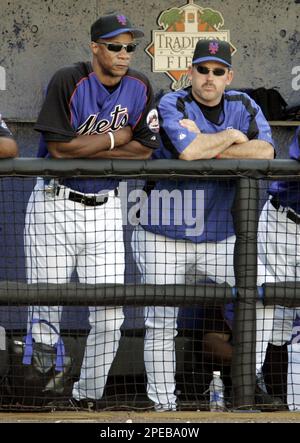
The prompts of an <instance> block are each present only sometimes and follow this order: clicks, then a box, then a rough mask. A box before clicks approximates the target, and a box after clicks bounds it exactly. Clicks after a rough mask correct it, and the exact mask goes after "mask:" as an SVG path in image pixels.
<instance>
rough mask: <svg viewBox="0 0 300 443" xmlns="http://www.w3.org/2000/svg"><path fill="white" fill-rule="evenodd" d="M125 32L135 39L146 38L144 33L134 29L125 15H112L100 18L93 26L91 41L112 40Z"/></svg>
mask: <svg viewBox="0 0 300 443" xmlns="http://www.w3.org/2000/svg"><path fill="white" fill-rule="evenodd" d="M124 32H131V33H132V34H133V36H134V38H140V37H143V36H144V33H143V32H142V31H140V30H139V29H135V28H133V27H132V25H131V23H130V21H129V20H128V18H127V17H125V15H122V14H112V15H104V16H103V17H100V18H98V20H96V21H95V23H93V24H92V26H91V39H92V41H93V42H95V41H97V40H98V39H99V38H110V37H115V36H116V35H119V34H123V33H124Z"/></svg>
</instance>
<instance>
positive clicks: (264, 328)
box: [132, 226, 273, 410]
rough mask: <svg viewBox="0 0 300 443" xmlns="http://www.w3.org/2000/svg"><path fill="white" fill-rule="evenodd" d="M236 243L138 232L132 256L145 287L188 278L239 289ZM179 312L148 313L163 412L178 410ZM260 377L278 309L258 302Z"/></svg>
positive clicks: (155, 389) (151, 382)
mask: <svg viewBox="0 0 300 443" xmlns="http://www.w3.org/2000/svg"><path fill="white" fill-rule="evenodd" d="M234 244H235V237H234V236H232V237H229V238H227V239H226V240H223V241H221V242H219V243H198V244H197V243H191V242H187V241H182V240H174V239H171V238H168V237H164V236H161V235H155V234H153V233H151V232H148V231H145V230H144V229H143V228H141V227H140V226H138V227H137V228H136V229H135V231H134V232H133V237H132V250H133V253H134V258H135V261H136V263H137V265H138V268H139V270H140V272H141V274H142V281H143V283H148V284H185V283H186V278H188V275H189V273H191V276H192V275H193V276H195V269H196V275H197V278H199V279H200V278H201V277H204V278H205V277H206V278H207V277H209V278H211V279H212V280H214V281H216V282H217V283H224V282H227V283H228V284H229V285H230V286H234V284H235V278H234V268H233V250H234ZM258 275H259V277H258V284H259V285H261V284H262V283H263V282H265V280H266V275H265V270H264V267H263V266H262V265H261V264H259V266H258ZM178 310H179V309H178V308H176V307H154V306H151V307H147V308H145V327H146V335H145V347H144V358H145V366H146V371H147V379H148V385H147V393H148V397H149V398H150V399H151V400H152V401H153V402H154V403H155V405H156V406H158V407H160V408H162V409H166V410H168V409H174V408H175V407H176V395H175V372H176V356H175V340H174V339H175V337H176V335H177V329H176V328H177V315H178ZM256 312H257V346H256V371H257V372H259V371H260V370H261V368H262V365H263V362H264V359H265V354H266V349H267V346H268V340H269V335H270V332H271V326H272V322H273V308H264V307H263V305H262V303H261V302H257V310H256Z"/></svg>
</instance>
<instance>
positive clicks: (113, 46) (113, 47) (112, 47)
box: [96, 42, 137, 52]
mask: <svg viewBox="0 0 300 443" xmlns="http://www.w3.org/2000/svg"><path fill="white" fill-rule="evenodd" d="M96 43H97V45H105V46H106V48H107V49H108V50H109V51H112V52H120V51H122V49H123V48H124V49H125V51H126V52H134V51H135V50H136V47H137V43H108V42H96Z"/></svg>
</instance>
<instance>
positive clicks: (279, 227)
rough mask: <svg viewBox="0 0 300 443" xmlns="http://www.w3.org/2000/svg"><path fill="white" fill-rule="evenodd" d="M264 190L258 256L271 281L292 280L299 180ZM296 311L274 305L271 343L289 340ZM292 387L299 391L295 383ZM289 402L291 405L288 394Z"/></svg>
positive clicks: (296, 155) (296, 148) (299, 236)
mask: <svg viewBox="0 0 300 443" xmlns="http://www.w3.org/2000/svg"><path fill="white" fill-rule="evenodd" d="M289 154H290V158H291V159H292V160H298V161H299V160H300V127H298V129H297V130H296V133H295V135H294V137H293V140H292V142H291V145H290V147H289ZM268 192H269V194H270V198H269V200H268V201H267V202H266V203H265V205H264V207H263V210H262V212H261V216H260V220H259V227H258V252H259V258H260V260H261V261H262V262H263V264H264V265H265V266H266V269H267V271H268V273H269V274H270V275H272V278H273V280H274V281H275V282H285V281H291V282H295V281H298V280H299V279H300V267H299V255H300V250H299V247H300V227H299V226H300V182H299V181H294V182H288V181H279V182H278V181H277V182H273V183H272V184H271V186H270V187H269V191H268ZM297 314H298V315H299V314H300V308H297V309H296V308H295V309H290V308H286V307H283V306H276V309H275V316H274V326H273V330H272V335H271V337H270V342H271V343H272V344H273V345H276V346H282V345H284V344H285V343H286V342H288V341H290V339H291V337H292V332H293V323H294V320H295V319H296V316H297ZM295 360H297V359H295ZM295 366H296V365H295V364H294V366H293V369H294V370H295ZM298 366H299V364H298ZM291 368H292V366H291V365H289V380H290V379H291V378H292V374H291V373H290V371H291ZM296 372H299V369H298V371H296ZM289 389H290V390H291V387H289ZM293 390H294V391H295V393H296V395H299V394H298V391H299V386H297V384H295V385H294V386H293ZM289 402H290V404H289V407H290V408H291V409H293V402H291V397H290V396H289Z"/></svg>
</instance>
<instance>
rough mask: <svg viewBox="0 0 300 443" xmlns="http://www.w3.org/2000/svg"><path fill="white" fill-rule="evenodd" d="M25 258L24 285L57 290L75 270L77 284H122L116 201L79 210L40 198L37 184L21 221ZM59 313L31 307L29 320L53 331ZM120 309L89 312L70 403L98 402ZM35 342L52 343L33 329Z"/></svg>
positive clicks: (119, 219) (63, 201) (111, 197)
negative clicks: (46, 285)
mask: <svg viewBox="0 0 300 443" xmlns="http://www.w3.org/2000/svg"><path fill="white" fill-rule="evenodd" d="M24 240H25V255H26V270H27V281H28V282H29V283H55V284H62V283H66V282H69V281H70V278H71V275H72V272H73V271H74V269H76V271H77V274H78V277H79V281H80V282H81V283H89V284H97V283H123V282H124V266H125V265H124V243H123V229H122V214H121V204H120V199H119V198H118V197H115V195H114V191H110V193H109V199H108V202H107V203H106V204H104V205H102V206H89V207H88V206H84V205H82V204H81V203H77V202H73V201H70V200H68V199H66V198H59V197H54V196H52V195H49V194H47V193H45V192H44V190H43V185H42V184H41V181H40V180H38V183H37V185H36V187H35V190H34V191H33V193H32V195H31V197H30V200H29V203H28V207H27V213H26V220H25V231H24ZM61 313H62V307H57V306H50V307H48V306H34V307H31V308H29V314H28V322H30V321H31V318H32V316H34V317H35V318H43V319H46V320H47V321H49V322H50V323H52V324H53V325H54V326H56V328H57V329H58V330H59V325H60V319H61ZM123 320H124V314H123V309H122V307H95V306H94V307H89V323H90V326H91V330H90V333H89V335H88V338H87V344H86V349H85V354H84V358H83V364H82V368H81V374H80V380H79V381H78V382H76V383H75V384H74V387H73V396H74V397H75V398H76V399H82V398H91V399H100V398H101V397H102V394H103V390H104V387H105V383H106V380H107V376H108V372H109V369H110V366H111V364H112V361H113V359H114V357H115V354H116V352H117V349H118V343H119V339H120V327H121V325H122V323H123ZM33 338H34V339H35V341H36V342H43V343H46V344H49V345H52V346H53V345H54V344H55V343H56V340H57V337H56V336H55V334H54V335H53V332H52V334H51V333H50V330H49V327H48V326H47V325H44V324H36V325H34V326H33Z"/></svg>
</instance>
